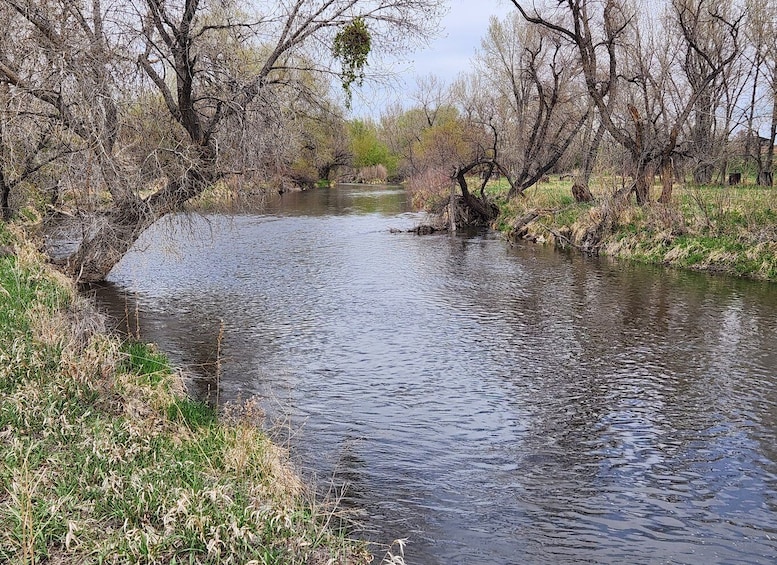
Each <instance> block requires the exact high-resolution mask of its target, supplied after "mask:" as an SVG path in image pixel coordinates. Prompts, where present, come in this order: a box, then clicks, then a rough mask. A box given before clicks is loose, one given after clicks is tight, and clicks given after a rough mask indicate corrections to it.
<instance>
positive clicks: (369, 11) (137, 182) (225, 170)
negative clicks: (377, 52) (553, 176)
mask: <svg viewBox="0 0 777 565" xmlns="http://www.w3.org/2000/svg"><path fill="white" fill-rule="evenodd" d="M441 6H442V2H441V1H440V0H377V1H368V0H325V1H314V0H282V1H280V2H269V1H258V2H255V3H253V4H251V5H250V6H244V5H238V4H237V3H235V2H231V1H230V0H223V1H219V2H213V3H206V2H202V1H200V0H125V1H118V2H113V3H102V2H101V1H100V0H89V1H87V2H82V1H78V0H59V1H56V2H55V1H53V0H0V9H2V10H3V12H4V15H7V16H8V17H9V18H10V17H12V18H13V20H14V22H13V23H14V26H15V29H18V30H19V31H18V39H19V45H20V49H18V50H15V51H13V52H12V51H10V50H8V49H3V51H2V52H0V81H2V82H4V83H6V84H8V85H9V87H10V88H11V90H12V91H13V92H14V95H24V96H26V97H27V98H28V99H29V100H30V103H33V102H34V103H36V104H43V105H45V106H46V108H47V110H46V111H47V113H48V114H49V115H50V116H52V117H53V118H54V119H56V120H57V122H58V124H59V125H60V126H61V127H63V128H66V129H67V131H68V132H69V135H71V136H73V137H74V138H76V139H77V141H78V144H79V146H80V149H81V150H82V152H83V154H84V160H85V161H88V162H93V163H94V164H95V167H96V169H97V170H98V171H99V180H100V182H101V183H102V185H103V187H104V189H105V190H106V191H107V193H108V194H109V195H110V206H109V207H108V208H107V209H106V210H104V211H103V213H102V214H101V215H100V216H99V217H96V218H95V220H94V222H93V223H92V225H91V226H89V229H88V230H87V231H86V236H85V237H84V240H83V242H82V243H81V245H80V247H79V249H78V251H77V252H76V253H75V254H74V255H73V256H72V257H70V258H69V260H68V263H67V264H68V269H69V270H70V272H72V273H73V274H76V275H78V276H80V278H81V279H82V280H98V279H101V278H103V277H105V275H106V274H107V273H108V271H109V270H110V269H111V268H112V267H113V265H114V264H115V263H116V262H117V261H118V260H119V259H120V258H121V257H122V256H123V255H124V253H126V251H127V250H128V249H129V247H130V246H131V245H132V244H133V243H134V242H135V241H136V239H137V238H138V237H139V235H140V234H141V233H142V232H143V230H145V229H146V228H147V227H148V226H149V225H151V224H152V223H153V222H155V221H156V220H157V219H158V218H160V217H162V216H164V215H165V214H168V213H170V212H173V211H176V210H178V209H180V207H181V206H182V205H183V204H184V203H185V202H187V201H188V200H190V199H192V198H193V197H195V196H197V195H199V194H201V193H202V192H203V191H204V190H205V189H207V188H208V187H210V186H213V184H214V183H216V182H218V181H219V180H222V179H224V178H226V177H228V176H230V175H233V174H240V173H244V172H246V171H248V170H251V169H253V168H254V167H253V165H255V164H256V163H257V159H263V158H266V157H267V152H268V151H271V149H272V147H278V146H279V145H281V144H279V143H268V140H269V139H270V138H271V137H272V135H273V134H276V133H277V134H283V131H284V128H285V127H286V125H287V124H288V122H289V115H290V114H291V113H292V110H291V106H292V105H293V101H294V99H295V97H296V96H298V95H299V93H301V92H303V91H305V89H306V87H307V85H308V84H309V82H307V81H310V80H311V77H313V76H316V77H319V78H320V77H322V76H329V77H338V76H340V71H339V68H338V61H337V60H335V58H334V56H333V51H332V46H333V44H334V40H335V37H336V36H337V35H338V33H340V32H341V31H343V30H346V29H349V27H348V26H351V25H353V24H354V22H356V21H358V22H362V23H364V25H365V26H366V28H367V29H368V30H369V34H370V37H369V39H370V42H371V45H372V47H373V48H375V49H380V48H389V49H404V48H407V47H408V46H409V45H410V43H412V42H413V41H414V40H416V39H418V38H423V37H424V36H426V35H427V34H428V33H430V32H431V31H433V27H434V25H435V23H436V21H437V16H438V15H439V10H440V8H441ZM343 63H347V61H344V60H343ZM344 69H345V66H344ZM348 70H349V71H352V68H349V69H348ZM149 139H153V140H156V141H158V143H156V144H152V145H150V144H148V140H149Z"/></svg>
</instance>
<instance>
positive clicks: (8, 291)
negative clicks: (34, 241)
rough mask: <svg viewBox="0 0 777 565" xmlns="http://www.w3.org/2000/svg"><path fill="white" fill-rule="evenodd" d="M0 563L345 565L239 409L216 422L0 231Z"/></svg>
mask: <svg viewBox="0 0 777 565" xmlns="http://www.w3.org/2000/svg"><path fill="white" fill-rule="evenodd" d="M2 244H12V245H13V246H14V248H15V255H5V256H2V257H0V524H2V528H0V562H2V563H20V564H33V563H55V564H61V563H214V564H215V563H223V564H228V563H241V564H244V563H255V564H259V563H284V564H286V563H361V562H368V561H369V555H368V553H367V551H366V548H365V546H364V545H363V544H359V543H355V542H352V541H349V540H347V539H346V538H345V537H344V536H342V535H338V534H337V533H336V532H334V531H333V529H332V528H331V522H330V520H329V518H330V517H331V514H330V512H332V509H331V508H327V507H324V506H321V505H319V504H317V503H316V502H315V497H314V496H312V495H311V493H310V492H309V491H308V489H306V488H305V487H304V485H303V484H301V482H300V481H299V479H298V478H297V476H296V475H295V474H294V473H293V472H292V471H291V470H290V467H289V463H288V460H287V457H286V454H285V453H284V452H283V451H282V450H281V449H279V448H278V447H276V446H275V445H274V444H272V443H271V442H270V441H269V440H268V439H267V437H266V436H265V435H264V434H263V433H262V432H261V431H260V429H259V428H258V427H257V426H256V425H255V423H256V420H257V415H256V414H255V412H254V411H253V410H252V408H251V406H250V405H246V406H243V407H240V408H239V409H237V408H235V409H233V410H231V411H228V413H226V414H223V415H222V414H220V415H219V418H218V419H217V418H216V416H215V414H214V412H213V411H212V410H211V409H210V408H208V407H207V406H206V405H203V404H200V403H197V402H194V401H192V400H190V399H188V398H187V397H186V396H185V395H184V394H183V390H182V386H181V380H180V378H179V377H178V376H177V375H176V373H175V372H174V371H173V370H172V369H171V368H170V367H169V365H168V363H167V362H166V360H165V358H164V357H163V356H162V355H160V354H159V353H158V352H156V351H155V350H154V348H153V347H151V346H147V345H144V344H138V343H120V342H119V341H117V340H116V339H113V338H111V337H108V336H106V334H105V333H104V332H103V328H102V327H101V321H100V318H99V316H97V315H96V314H95V312H94V311H93V310H92V306H91V304H90V303H89V302H88V301H87V300H85V299H83V298H81V297H79V296H78V294H77V293H76V292H75V291H74V289H73V287H72V284H71V283H70V281H69V280H67V279H65V278H64V277H61V276H59V275H58V274H56V273H54V272H52V271H51V270H49V269H48V268H47V267H46V266H45V265H44V264H43V262H42V261H41V260H40V258H39V257H38V256H37V254H36V253H35V252H34V250H32V249H31V247H30V246H28V245H25V244H24V243H20V242H19V241H18V239H15V238H14V237H13V236H12V235H11V234H10V233H9V232H8V231H7V230H6V229H5V228H4V227H3V226H2V225H1V224H0V245H2Z"/></svg>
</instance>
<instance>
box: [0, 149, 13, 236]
mask: <svg viewBox="0 0 777 565" xmlns="http://www.w3.org/2000/svg"><path fill="white" fill-rule="evenodd" d="M10 200H11V186H10V185H9V184H8V183H7V182H6V180H5V174H4V173H3V169H2V164H1V163H0V209H1V210H2V217H3V221H6V222H7V221H8V220H10V219H11V204H10Z"/></svg>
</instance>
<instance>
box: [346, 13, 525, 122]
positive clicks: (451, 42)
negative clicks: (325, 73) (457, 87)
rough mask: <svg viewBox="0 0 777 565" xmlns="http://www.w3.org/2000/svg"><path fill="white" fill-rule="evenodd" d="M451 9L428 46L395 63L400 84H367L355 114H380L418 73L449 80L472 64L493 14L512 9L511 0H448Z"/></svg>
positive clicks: (358, 96) (356, 102)
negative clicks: (392, 86) (374, 87)
mask: <svg viewBox="0 0 777 565" xmlns="http://www.w3.org/2000/svg"><path fill="white" fill-rule="evenodd" d="M448 6H449V12H448V14H447V15H446V16H445V17H444V18H443V20H442V22H441V31H440V35H439V37H438V38H437V39H436V40H434V41H433V42H432V43H431V44H430V46H429V47H428V48H425V49H420V50H418V51H416V52H414V53H410V54H408V56H407V57H406V60H404V61H402V62H398V63H396V64H394V65H393V68H394V70H395V71H396V72H397V73H399V77H398V78H399V80H400V82H401V83H404V86H402V85H400V86H399V87H398V88H391V89H382V88H380V89H373V88H370V87H367V86H365V87H364V88H363V89H362V91H361V92H360V93H355V95H354V100H353V106H354V107H353V114H354V115H355V116H359V115H372V116H375V117H377V116H379V115H380V109H381V107H382V106H385V104H387V103H389V102H391V101H392V100H396V99H399V100H402V99H403V96H402V94H403V91H404V92H409V91H412V90H413V89H414V88H415V77H417V76H427V75H429V74H434V75H436V76H438V77H440V78H441V79H443V80H444V81H446V82H448V83H449V82H451V81H452V80H453V79H455V78H456V76H457V75H458V74H459V73H460V72H462V71H466V70H467V69H468V68H469V62H470V59H471V58H472V56H473V55H474V54H475V50H476V49H477V48H478V47H479V46H480V40H481V39H482V38H483V36H484V35H485V34H486V31H487V30H488V21H489V18H490V17H491V16H492V15H496V16H498V17H500V18H502V17H504V16H505V15H507V14H508V13H510V11H511V10H512V9H514V7H513V5H512V3H511V2H510V1H509V0H449V1H448Z"/></svg>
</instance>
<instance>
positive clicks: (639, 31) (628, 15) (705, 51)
mask: <svg viewBox="0 0 777 565" xmlns="http://www.w3.org/2000/svg"><path fill="white" fill-rule="evenodd" d="M512 2H513V4H514V5H515V6H516V7H517V8H518V10H519V11H520V12H521V15H522V16H523V17H524V18H525V19H526V21H528V22H530V23H533V24H535V25H539V26H542V27H544V28H546V29H548V30H551V31H553V32H555V33H558V34H559V35H560V36H561V37H563V38H565V39H566V40H568V41H569V42H571V43H572V45H574V46H575V48H576V49H577V52H578V57H579V61H580V64H581V68H582V72H583V76H584V78H585V83H586V87H587V91H588V94H589V96H590V97H591V100H592V101H593V103H594V104H595V106H596V109H597V112H598V116H599V117H600V119H601V121H602V124H603V125H604V127H605V128H606V129H607V131H608V133H609V134H610V135H611V136H612V137H613V138H614V139H615V140H616V141H617V142H618V143H620V144H621V145H622V146H623V147H624V148H626V149H627V150H628V152H629V154H630V155H631V160H632V167H633V177H634V185H633V190H634V192H635V194H636V198H637V202H638V203H640V204H644V203H647V202H649V201H650V187H651V185H652V184H653V178H654V174H655V172H656V169H657V168H658V167H660V168H661V169H663V170H664V171H665V175H664V179H665V181H664V182H665V184H664V190H663V191H662V195H661V199H662V200H664V201H666V200H668V199H670V198H671V181H670V179H672V178H673V176H672V175H671V174H668V170H669V169H670V168H671V163H672V158H673V156H674V155H675V153H676V151H677V147H678V142H679V138H680V134H681V132H682V129H683V127H684V125H685V124H686V123H687V120H688V119H689V116H690V115H691V113H692V111H693V109H694V108H696V107H697V103H698V100H699V99H700V97H702V95H703V94H704V93H705V92H706V91H707V89H708V87H709V86H710V85H711V84H712V83H713V82H714V81H715V80H716V79H717V78H718V77H719V76H720V75H721V74H722V73H723V72H724V70H725V68H726V67H727V66H728V65H729V64H730V63H731V62H732V61H733V60H734V58H735V57H736V54H737V50H738V43H737V39H738V34H739V26H740V23H741V20H742V16H738V17H728V16H727V15H726V14H721V13H717V12H716V11H715V10H714V6H713V5H712V3H711V2H710V1H708V0H696V1H695V2H694V3H693V4H692V5H691V4H690V3H687V2H682V1H673V2H672V3H671V5H670V7H669V8H670V11H669V14H668V21H669V22H670V23H671V24H672V25H673V26H675V29H676V30H677V32H678V34H679V37H681V38H682V42H683V45H684V46H685V49H684V51H685V53H688V54H691V55H693V56H694V57H698V58H700V59H701V60H703V61H704V62H705V66H704V67H703V68H699V70H698V76H696V77H695V83H694V85H692V87H691V88H690V89H682V88H680V85H674V86H673V87H672V88H671V89H670V90H669V91H667V88H666V87H667V86H668V85H669V82H668V77H670V76H671V74H670V75H667V74H666V71H669V70H671V65H669V64H668V63H669V61H667V60H666V58H665V57H663V56H662V55H665V54H667V53H670V54H671V52H668V51H664V52H662V51H660V50H656V48H655V47H657V46H658V45H660V42H659V41H657V40H656V37H655V35H652V36H651V35H650V27H649V26H648V25H646V22H647V19H646V18H644V17H641V14H640V12H639V11H638V10H637V9H636V8H635V7H633V6H630V5H629V4H628V2H626V1H625V0H606V1H605V2H597V1H594V0H560V1H558V2H557V3H556V7H555V8H554V9H553V10H551V11H549V12H546V13H541V12H539V11H538V10H537V9H531V10H527V9H526V8H524V7H523V6H522V5H521V3H519V2H518V0H512ZM651 17H652V15H651ZM709 28H716V29H719V30H721V31H720V34H722V35H723V36H725V41H724V42H723V45H724V48H723V50H722V51H720V52H715V49H716V48H717V46H716V45H713V44H710V43H709V42H707V38H708V35H707V34H705V33H702V31H703V30H708V29H709ZM716 35H718V34H716ZM668 94H671V95H672V96H675V99H674V100H671V101H670V100H668V99H667V95H668Z"/></svg>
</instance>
